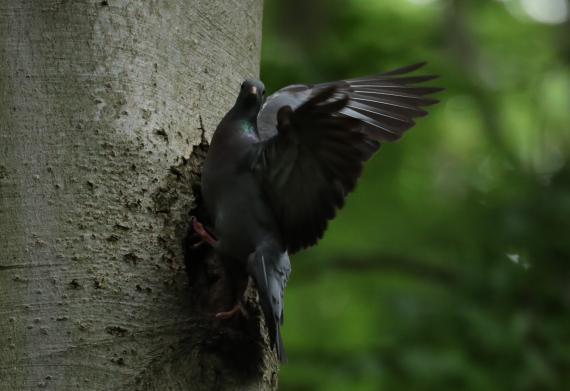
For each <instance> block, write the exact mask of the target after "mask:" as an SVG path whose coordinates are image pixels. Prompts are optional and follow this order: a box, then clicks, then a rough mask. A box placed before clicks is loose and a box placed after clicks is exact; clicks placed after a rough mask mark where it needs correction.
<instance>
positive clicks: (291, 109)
mask: <svg viewBox="0 0 570 391" xmlns="http://www.w3.org/2000/svg"><path fill="white" fill-rule="evenodd" d="M422 65H423V64H416V65H411V66H408V67H405V68H400V69H397V70H394V71H391V72H388V73H384V74H380V75H375V76H369V77H362V78H357V79H350V80H342V81H338V82H331V83H324V84H319V85H316V86H313V87H309V86H304V85H294V86H290V87H286V88H284V89H282V90H280V91H278V92H277V93H275V94H274V95H272V96H271V97H269V98H268V100H267V102H266V104H265V105H264V106H263V107H262V109H261V111H260V113H259V116H258V121H257V123H258V132H259V135H260V138H261V140H263V141H262V142H260V143H258V144H256V145H255V146H254V147H253V154H252V161H251V165H252V169H253V170H254V171H255V172H256V173H257V175H258V177H259V180H260V183H261V186H262V188H263V190H264V193H265V196H266V198H267V200H268V201H269V203H270V205H271V208H272V210H273V211H274V213H275V217H276V220H277V222H278V224H279V228H280V230H281V234H282V239H283V241H284V244H285V246H286V247H287V249H288V250H289V252H291V253H294V252H295V251H298V250H299V249H302V248H305V247H308V246H311V245H313V244H315V243H316V242H317V241H318V240H319V239H320V238H321V237H322V235H323V233H324V231H325V230H326V227H327V223H328V221H329V220H330V219H332V218H333V217H334V216H335V213H336V210H337V209H339V208H341V207H342V206H343V205H344V199H345V197H346V196H347V194H348V193H350V192H351V191H352V190H353V189H354V187H355V185H356V182H357V180H358V177H359V176H360V174H361V172H362V165H363V163H364V162H365V161H366V160H368V159H369V158H370V157H371V156H372V155H373V153H374V152H375V151H376V150H377V149H378V148H379V146H380V143H381V142H385V141H394V140H397V139H399V138H400V137H401V136H402V134H403V133H404V132H405V131H406V130H408V129H409V128H411V127H412V126H413V125H414V118H416V117H420V116H424V115H426V114H427V112H426V111H424V110H423V109H422V107H424V106H428V105H431V104H434V103H437V101H436V100H434V99H431V98H427V97H426V95H429V94H431V93H434V92H437V91H440V90H441V89H440V88H435V87H424V86H418V85H417V84H418V83H421V82H424V81H428V80H431V79H433V78H434V77H433V76H406V75H405V74H407V73H409V72H412V71H414V70H416V69H418V68H420V67H421V66H422Z"/></svg>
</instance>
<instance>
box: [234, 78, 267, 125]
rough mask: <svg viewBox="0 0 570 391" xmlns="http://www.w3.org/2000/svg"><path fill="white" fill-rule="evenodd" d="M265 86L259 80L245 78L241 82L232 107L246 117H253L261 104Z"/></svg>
mask: <svg viewBox="0 0 570 391" xmlns="http://www.w3.org/2000/svg"><path fill="white" fill-rule="evenodd" d="M264 97H265V86H264V85H263V83H262V82H261V81H259V80H246V81H244V82H243V83H242V84H241V90H240V92H239V95H238V98H237V101H236V104H235V105H234V109H236V110H237V111H238V112H239V113H240V115H242V116H243V117H245V118H246V119H255V118H256V117H257V113H259V110H260V109H261V105H262V104H263V98H264Z"/></svg>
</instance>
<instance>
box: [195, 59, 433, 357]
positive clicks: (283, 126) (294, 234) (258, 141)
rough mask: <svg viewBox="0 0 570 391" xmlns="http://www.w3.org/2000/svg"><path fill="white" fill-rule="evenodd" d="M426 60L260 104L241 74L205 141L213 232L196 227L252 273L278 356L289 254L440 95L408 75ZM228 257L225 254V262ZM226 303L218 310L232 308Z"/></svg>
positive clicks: (322, 225)
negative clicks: (232, 97) (240, 81)
mask: <svg viewBox="0 0 570 391" xmlns="http://www.w3.org/2000/svg"><path fill="white" fill-rule="evenodd" d="M423 65H424V64H423V63H422V64H415V65H410V66H407V67H404V68H400V69H396V70H393V71H391V72H386V73H383V74H379V75H372V76H367V77H361V78H355V79H349V80H341V81H336V82H330V83H323V84H317V85H300V84H299V85H292V86H288V87H285V88H283V89H281V90H279V91H277V92H276V93H274V94H273V95H271V96H270V97H268V98H267V100H266V101H265V102H264V92H265V88H264V86H263V83H261V82H260V81H257V80H247V81H245V82H244V83H243V84H242V86H241V90H240V93H239V95H238V98H237V101H236V103H235V105H234V106H233V107H232V109H231V110H230V111H229V112H228V113H227V114H226V115H225V116H224V118H223V119H222V121H221V122H220V124H219V125H218V127H217V128H216V131H215V132H214V136H213V138H212V141H211V145H210V148H209V150H208V155H207V157H206V161H205V162H204V166H203V169H202V195H203V199H204V202H205V206H206V209H207V211H208V213H209V214H210V216H211V217H212V223H213V226H212V227H209V228H210V231H211V232H213V236H214V237H212V235H210V233H209V232H208V230H206V229H205V228H204V227H203V226H202V225H201V224H200V223H199V222H198V221H196V220H194V221H193V226H194V229H195V230H196V232H197V233H198V234H200V236H201V237H202V238H203V239H204V240H205V241H207V242H209V243H210V244H211V245H212V246H213V247H214V249H215V251H216V252H217V253H218V254H220V256H221V258H222V259H225V260H226V262H238V263H239V264H241V265H242V267H243V268H244V269H245V270H246V271H247V273H248V275H249V276H251V277H252V278H253V280H254V281H255V284H256V287H257V290H258V292H259V297H260V303H261V307H262V310H263V313H264V316H265V320H266V324H267V327H268V330H269V336H270V339H271V343H272V345H273V346H275V348H276V351H277V355H278V357H279V359H280V360H282V361H284V360H285V352H284V349H283V343H282V340H281V335H280V326H281V325H282V324H283V298H284V291H285V286H286V284H287V280H288V278H289V273H290V272H291V264H290V262H289V254H291V253H295V252H296V251H298V250H300V249H303V248H306V247H309V246H311V245H313V244H315V243H316V242H317V241H318V240H319V239H320V238H321V237H322V236H323V234H324V232H325V230H326V228H327V224H328V221H329V220H331V219H332V218H333V217H334V216H335V214H336V211H337V209H340V208H342V206H343V205H344V200H345V198H346V196H347V195H348V193H350V192H351V191H352V190H354V187H355V186H356V182H357V180H358V177H359V176H360V174H361V172H362V167H363V164H364V162H365V161H367V160H368V159H369V158H370V157H371V156H372V155H373V154H374V152H376V151H377V150H378V148H379V147H380V144H381V143H383V142H391V141H395V140H398V139H399V138H400V137H402V135H403V134H404V132H406V131H407V130H408V129H410V128H411V127H412V126H414V124H415V122H414V119H415V118H417V117H421V116H425V115H426V114H427V112H426V111H425V110H424V107H426V106H429V105H433V104H435V103H437V100H435V99H432V98H429V97H428V95H430V94H432V93H435V92H438V91H440V90H441V89H440V88H437V87H426V86H421V85H419V84H420V83H423V82H426V81H429V80H431V79H434V76H409V75H408V74H409V73H411V72H413V71H415V70H417V69H419V68H421V67H422V66H423ZM228 260H229V261H228ZM240 300H241V297H239V298H238V300H237V303H236V306H235V307H234V308H232V309H231V310H229V311H227V312H224V313H219V314H218V317H220V318H226V317H229V316H233V315H235V314H236V313H237V312H238V309H239V308H240V304H239V303H240Z"/></svg>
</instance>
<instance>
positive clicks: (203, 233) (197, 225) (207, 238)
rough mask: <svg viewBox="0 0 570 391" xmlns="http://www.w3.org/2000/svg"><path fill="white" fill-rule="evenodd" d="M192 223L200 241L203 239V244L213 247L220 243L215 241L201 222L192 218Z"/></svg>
mask: <svg viewBox="0 0 570 391" xmlns="http://www.w3.org/2000/svg"><path fill="white" fill-rule="evenodd" d="M190 222H191V223H192V228H193V229H194V232H196V233H197V234H198V236H200V239H202V241H203V242H206V243H208V244H209V245H210V246H212V247H213V246H215V245H216V243H217V242H218V241H217V240H216V239H214V237H213V236H212V235H210V233H209V232H208V231H207V230H206V228H205V227H204V225H203V224H202V223H201V222H199V221H198V219H197V218H196V217H194V216H192V217H191V218H190Z"/></svg>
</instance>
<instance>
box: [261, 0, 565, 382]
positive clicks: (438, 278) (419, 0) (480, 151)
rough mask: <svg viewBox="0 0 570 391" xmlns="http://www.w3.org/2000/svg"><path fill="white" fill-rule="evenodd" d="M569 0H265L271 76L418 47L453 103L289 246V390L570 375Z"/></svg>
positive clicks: (299, 78) (317, 70) (378, 58)
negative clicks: (306, 236)
mask: <svg viewBox="0 0 570 391" xmlns="http://www.w3.org/2000/svg"><path fill="white" fill-rule="evenodd" d="M569 17H570V4H569V3H568V1H567V0H502V1H499V0H472V1H468V0H413V1H412V0H311V1H307V0H267V1H266V2H265V13H264V31H263V50H262V65H261V76H262V79H263V80H264V81H265V83H266V85H267V88H268V91H275V90H276V89H278V88H280V87H282V86H285V85H288V84H291V83H298V82H306V83H314V82H321V81H330V80H337V79H342V78H347V77H351V76H362V75H367V74H372V73H378V72H380V71H385V70H389V69H391V68H394V67H398V66H403V65H407V64H410V63H414V62H418V61H421V60H426V61H429V65H428V66H427V69H426V70H425V71H424V72H429V73H436V74H439V75H441V78H440V79H439V80H437V81H434V82H432V83H431V84H432V85H437V86H444V87H446V88H447V90H446V91H445V92H443V93H440V94H439V98H440V99H441V103H440V104H439V105H437V106H435V107H433V108H432V110H431V114H430V116H428V117H427V118H424V119H421V120H420V121H419V123H418V125H417V127H416V128H414V129H413V130H411V131H410V132H409V133H408V134H407V136H406V137H405V138H404V139H403V140H402V141H401V142H399V143H396V144H390V145H385V146H383V147H382V148H381V150H380V153H379V154H378V155H377V156H376V157H375V158H374V159H373V160H372V161H371V162H369V164H368V166H367V167H366V170H365V173H364V175H363V178H362V179H361V181H360V186H359V187H358V189H357V190H356V192H355V193H354V194H352V195H351V196H350V197H349V199H348V202H347V205H346V207H345V208H344V209H343V210H342V211H341V212H340V214H339V217H338V218H337V220H335V221H334V222H333V223H332V224H331V225H330V228H329V230H328V232H327V234H326V236H325V239H324V240H323V241H322V242H321V243H320V245H318V246H317V247H315V248H313V249H311V250H309V251H305V252H303V253H301V254H298V255H296V256H295V257H294V258H293V274H292V278H291V281H290V287H289V289H288V290H287V297H286V314H285V322H286V323H285V327H284V330H283V334H284V339H285V345H286V347H287V349H288V353H289V358H290V362H289V364H287V365H285V366H283V369H282V371H281V375H280V384H281V387H280V389H281V390H284V391H286V390H327V391H335V390H351V391H365V390H374V391H377V390H569V389H570V313H569V310H570V267H569V262H570V164H569V162H568V158H569V157H570V131H569V128H570V70H569V69H570V66H569V65H570V22H569Z"/></svg>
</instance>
